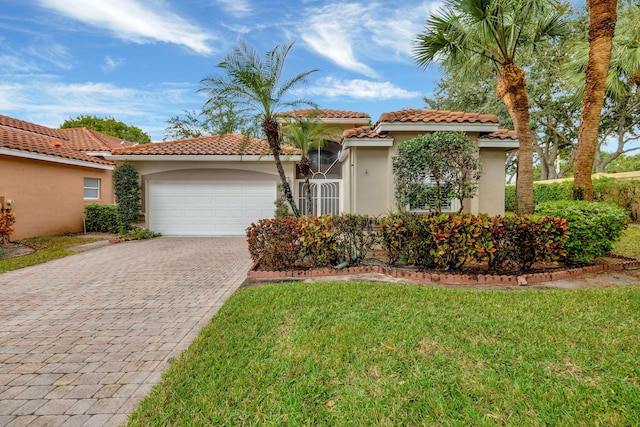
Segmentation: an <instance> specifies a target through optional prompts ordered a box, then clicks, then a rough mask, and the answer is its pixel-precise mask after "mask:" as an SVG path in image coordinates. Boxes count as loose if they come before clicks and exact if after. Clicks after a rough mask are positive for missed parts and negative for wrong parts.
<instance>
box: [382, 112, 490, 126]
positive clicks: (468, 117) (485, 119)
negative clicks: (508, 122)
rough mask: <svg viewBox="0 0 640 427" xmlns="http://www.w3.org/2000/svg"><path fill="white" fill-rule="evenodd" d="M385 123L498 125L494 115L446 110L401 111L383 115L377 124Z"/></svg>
mask: <svg viewBox="0 0 640 427" xmlns="http://www.w3.org/2000/svg"><path fill="white" fill-rule="evenodd" d="M381 122H386V123H393V122H423V123H428V122H436V123H438V122H445V123H454V122H456V123H498V116H496V115H495V114H481V113H465V112H462V111H447V110H411V109H410V110H401V111H394V112H390V113H383V114H382V115H381V116H380V119H378V123H381Z"/></svg>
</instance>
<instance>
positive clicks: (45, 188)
mask: <svg viewBox="0 0 640 427" xmlns="http://www.w3.org/2000/svg"><path fill="white" fill-rule="evenodd" d="M112 173H113V171H111V170H104V169H94V168H89V167H82V166H72V165H64V164H59V163H53V162H47V161H40V160H30V159H21V158H16V157H11V156H0V196H4V197H5V200H7V199H13V200H15V206H14V209H13V212H14V213H15V215H16V223H15V225H14V233H13V235H12V239H13V240H20V239H24V238H27V237H35V236H51V235H56V234H64V233H78V232H81V231H82V228H83V218H84V207H85V206H86V205H88V204H91V203H99V204H109V203H114V195H113V181H112ZM84 178H97V179H99V180H100V198H99V199H97V200H85V199H84Z"/></svg>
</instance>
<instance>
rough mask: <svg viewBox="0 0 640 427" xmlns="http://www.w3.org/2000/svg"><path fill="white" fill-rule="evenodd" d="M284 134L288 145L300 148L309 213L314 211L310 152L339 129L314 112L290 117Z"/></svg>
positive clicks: (299, 166) (299, 165) (333, 135)
mask: <svg viewBox="0 0 640 427" xmlns="http://www.w3.org/2000/svg"><path fill="white" fill-rule="evenodd" d="M282 135H283V138H284V142H285V143H286V144H287V145H290V146H292V147H295V148H297V149H299V150H300V154H301V159H300V163H298V168H299V169H300V173H301V174H302V175H304V179H305V182H304V189H305V198H306V201H307V203H306V205H307V212H306V213H307V214H312V213H313V206H312V200H311V186H310V184H309V179H310V178H311V174H312V172H313V171H312V170H311V160H309V152H310V151H311V150H316V149H319V148H322V146H323V145H324V142H325V140H332V139H335V138H336V136H337V135H338V130H337V129H336V128H333V127H331V126H328V125H327V124H326V123H323V122H321V121H320V120H319V119H318V115H317V114H314V113H313V112H312V113H310V114H308V115H307V116H306V117H296V116H294V117H289V118H288V119H287V121H286V123H285V125H284V126H283V127H282Z"/></svg>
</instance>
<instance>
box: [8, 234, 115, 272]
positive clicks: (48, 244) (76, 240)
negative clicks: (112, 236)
mask: <svg viewBox="0 0 640 427" xmlns="http://www.w3.org/2000/svg"><path fill="white" fill-rule="evenodd" d="M98 240H104V239H103V238H94V237H86V238H85V237H70V236H46V237H32V238H29V239H25V240H24V244H26V245H29V246H31V247H33V248H35V249H36V252H34V253H32V254H30V255H24V256H21V257H16V258H8V259H3V260H0V273H4V272H5V271H11V270H17V269H19V268H24V267H28V266H30V265H35V264H41V263H43V262H47V261H51V260H53V259H56V258H62V257H65V256H69V255H73V254H75V253H78V252H77V251H69V250H67V248H71V247H73V246H77V245H82V244H85V243H91V242H96V241H98Z"/></svg>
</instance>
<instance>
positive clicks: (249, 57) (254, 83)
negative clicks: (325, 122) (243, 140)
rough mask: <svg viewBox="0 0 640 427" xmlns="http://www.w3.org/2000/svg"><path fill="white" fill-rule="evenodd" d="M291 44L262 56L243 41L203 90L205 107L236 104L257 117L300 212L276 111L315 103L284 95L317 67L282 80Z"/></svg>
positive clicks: (293, 206) (289, 199)
mask: <svg viewBox="0 0 640 427" xmlns="http://www.w3.org/2000/svg"><path fill="white" fill-rule="evenodd" d="M292 47H293V43H291V44H288V45H282V46H276V47H275V48H273V50H271V51H268V52H267V53H266V54H265V56H264V59H262V58H260V56H259V55H258V53H257V52H256V50H255V49H253V48H252V47H249V46H248V45H247V44H245V43H244V42H240V43H239V45H238V46H237V47H236V48H235V49H234V50H233V51H232V52H231V53H229V54H228V55H227V56H226V57H225V58H224V59H223V60H222V62H220V63H219V64H218V68H221V69H222V70H224V72H225V74H223V75H214V76H210V77H206V78H204V79H202V81H201V87H200V91H202V92H205V93H207V94H208V95H209V100H208V101H207V104H205V107H207V106H208V105H212V106H213V105H233V106H234V107H235V108H237V110H236V112H235V113H236V114H246V115H251V116H253V117H255V118H257V120H258V121H259V122H260V124H261V127H262V131H263V132H264V135H265V136H266V138H267V141H268V143H269V149H270V151H271V154H272V155H273V158H274V160H275V163H276V168H277V170H278V175H279V176H280V181H281V184H282V191H283V193H284V197H285V199H286V200H287V202H288V203H289V205H290V206H291V210H292V212H293V214H294V215H295V216H300V211H299V210H298V206H297V205H296V202H295V200H294V199H293V194H292V192H291V187H290V186H289V182H288V181H287V176H286V175H285V173H284V168H283V167H282V161H281V159H280V154H281V153H282V149H281V135H280V125H279V123H278V120H277V119H276V113H277V112H278V111H279V110H281V109H289V108H291V107H297V106H300V105H311V106H313V105H314V104H313V103H312V102H311V101H308V100H302V99H298V100H291V101H287V100H285V97H286V96H287V95H288V94H290V92H291V91H292V90H293V89H294V88H295V87H296V86H298V85H299V84H302V83H305V82H306V80H307V77H308V76H309V75H310V74H311V73H314V72H316V71H317V70H315V69H314V70H308V71H305V72H302V73H300V74H298V75H296V76H294V77H292V78H289V79H287V80H284V81H283V82H281V81H280V80H281V79H282V71H283V68H284V63H285V60H286V58H287V55H288V53H289V51H290V50H291V48H292Z"/></svg>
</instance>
